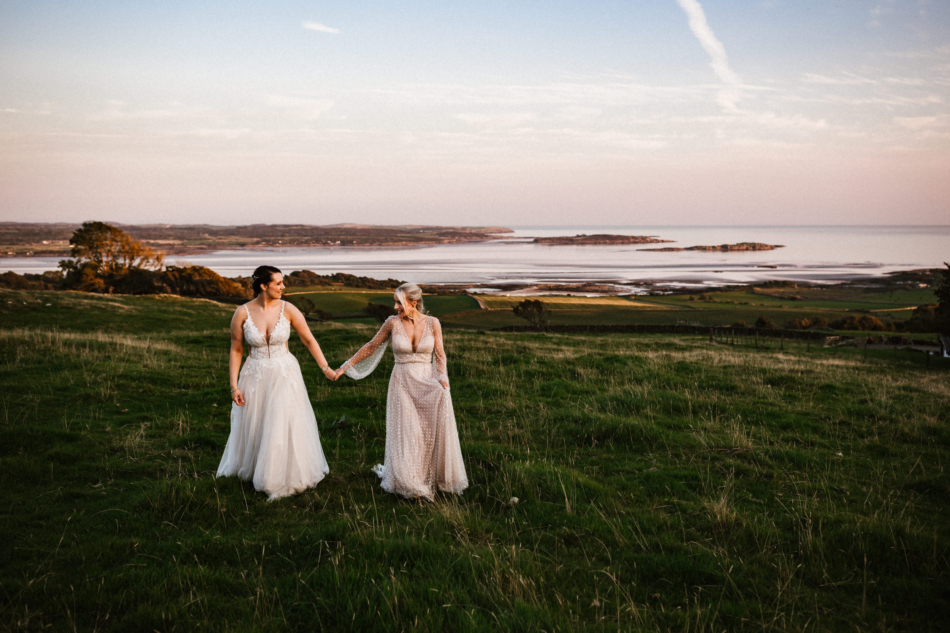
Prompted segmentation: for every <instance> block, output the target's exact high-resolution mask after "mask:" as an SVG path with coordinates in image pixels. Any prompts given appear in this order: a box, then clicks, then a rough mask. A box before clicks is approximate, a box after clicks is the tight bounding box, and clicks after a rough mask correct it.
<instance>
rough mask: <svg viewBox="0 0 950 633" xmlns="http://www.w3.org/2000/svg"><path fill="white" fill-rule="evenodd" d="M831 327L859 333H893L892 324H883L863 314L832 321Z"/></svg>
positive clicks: (875, 318)
mask: <svg viewBox="0 0 950 633" xmlns="http://www.w3.org/2000/svg"><path fill="white" fill-rule="evenodd" d="M831 327H833V328H834V329H836V330H855V331H860V332H893V331H894V323H893V322H890V321H889V322H888V323H884V322H883V321H881V320H880V319H878V318H877V317H873V316H870V315H868V314H864V315H861V316H849V317H845V318H844V319H838V320H837V321H832V323H831Z"/></svg>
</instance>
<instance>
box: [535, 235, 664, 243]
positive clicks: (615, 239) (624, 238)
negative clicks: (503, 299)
mask: <svg viewBox="0 0 950 633" xmlns="http://www.w3.org/2000/svg"><path fill="white" fill-rule="evenodd" d="M667 242H672V240H661V239H659V238H656V237H653V236H652V235H607V234H597V235H584V234H580V235H575V236H574V237H570V236H567V235H564V236H558V237H536V238H535V239H534V242H533V243H534V244H558V245H567V246H579V245H582V246H591V245H610V246H615V245H622V244H664V243H667Z"/></svg>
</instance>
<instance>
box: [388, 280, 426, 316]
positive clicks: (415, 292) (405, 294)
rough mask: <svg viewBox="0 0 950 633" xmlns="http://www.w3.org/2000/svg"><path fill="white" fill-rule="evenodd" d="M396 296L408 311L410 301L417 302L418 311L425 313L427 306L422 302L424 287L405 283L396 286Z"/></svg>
mask: <svg viewBox="0 0 950 633" xmlns="http://www.w3.org/2000/svg"><path fill="white" fill-rule="evenodd" d="M395 294H396V296H397V297H398V298H399V303H401V304H402V307H403V309H404V310H406V311H407V312H408V309H409V302H410V301H415V302H416V311H417V312H419V313H420V314H424V313H423V310H425V306H424V305H423V303H422V288H420V287H419V286H417V285H416V284H403V285H401V286H399V287H398V288H396V293H395Z"/></svg>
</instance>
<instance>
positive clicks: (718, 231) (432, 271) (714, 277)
mask: <svg viewBox="0 0 950 633" xmlns="http://www.w3.org/2000/svg"><path fill="white" fill-rule="evenodd" d="M514 228H516V231H515V233H514V235H510V236H506V238H505V239H504V240H500V241H497V242H488V243H476V244H454V245H440V246H427V247H413V248H396V249H393V248H353V247H333V248H292V249H286V248H285V249H273V250H251V249H245V250H238V251H219V252H215V253H208V254H203V255H191V256H187V257H185V258H182V259H184V260H187V261H188V262H190V263H192V264H198V265H201V266H207V267H208V268H211V269H212V270H215V271H216V272H218V273H220V274H222V275H225V276H229V277H230V276H237V275H249V274H250V272H251V271H252V270H253V269H254V267H256V266H258V265H260V264H265V263H266V264H271V265H274V266H277V267H279V268H280V269H282V270H284V271H285V272H290V271H293V270H301V269H309V270H313V271H315V272H318V273H323V274H326V273H334V272H347V273H351V274H354V275H366V276H369V277H377V278H386V277H395V278H397V279H408V280H412V281H416V282H420V283H480V284H494V283H502V282H529V283H532V282H557V281H565V282H580V281H602V282H613V283H619V284H625V285H632V286H636V285H637V283H638V282H644V281H657V282H660V283H671V284H672V283H675V284H678V285H679V284H688V285H693V284H697V285H720V284H729V283H745V282H751V281H759V280H766V279H787V280H793V281H815V282H833V281H837V280H843V279H855V278H861V277H873V276H880V275H884V274H887V273H888V272H892V271H896V270H907V269H912V268H933V267H938V266H941V265H942V262H944V261H950V226H925V227H922V226H793V227H774V226H769V227H764V226H761V227H760V226H745V227H743V226H738V227H725V226H709V227H682V226H636V227H634V226H622V227H618V226H613V227H605V226H600V227H596V226H576V227H541V226H535V227H528V226H521V227H514ZM578 233H587V234H591V233H613V234H622V235H653V236H656V237H659V238H662V239H668V240H674V243H673V244H661V245H657V246H680V247H688V246H696V245H714V244H726V243H735V242H764V243H767V244H784V245H785V248H781V249H777V250H774V251H762V252H751V253H702V252H679V253H662V252H645V251H642V250H639V249H642V248H649V247H650V245H632V246H546V245H538V244H531V243H530V240H531V239H532V238H534V237H544V236H555V235H576V234H578ZM176 259H177V258H175V257H170V258H169V262H170V263H173V262H175V261H176ZM57 262H58V258H11V259H0V271H4V270H13V271H15V272H18V273H24V272H41V271H43V270H50V269H53V268H55V267H56V264H57Z"/></svg>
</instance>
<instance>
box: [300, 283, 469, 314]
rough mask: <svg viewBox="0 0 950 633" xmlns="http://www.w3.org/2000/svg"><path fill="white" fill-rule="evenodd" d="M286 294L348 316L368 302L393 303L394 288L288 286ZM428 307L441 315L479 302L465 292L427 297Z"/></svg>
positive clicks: (427, 308) (461, 309)
mask: <svg viewBox="0 0 950 633" xmlns="http://www.w3.org/2000/svg"><path fill="white" fill-rule="evenodd" d="M286 296H287V298H288V299H289V300H291V301H293V300H294V298H295V297H307V298H308V299H310V300H311V301H313V303H314V305H316V307H317V308H319V309H320V310H324V311H326V312H330V313H331V314H333V315H344V316H350V315H355V314H359V313H360V312H362V310H363V308H365V307H366V305H367V304H368V303H380V304H383V305H387V306H392V303H393V293H392V291H390V290H360V289H352V288H340V289H337V288H296V287H295V288H288V289H287V293H286ZM425 307H426V310H427V311H428V312H429V314H432V315H433V316H441V315H443V314H448V313H451V312H461V311H464V310H473V309H477V308H478V302H477V301H475V299H473V298H472V297H469V296H465V295H455V296H453V295H446V296H426V297H425Z"/></svg>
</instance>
